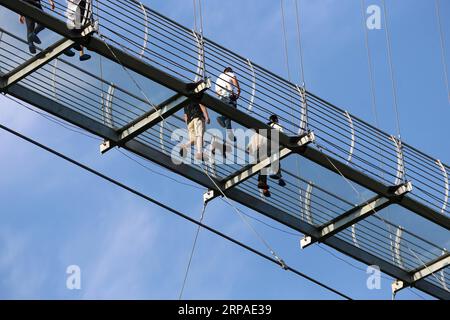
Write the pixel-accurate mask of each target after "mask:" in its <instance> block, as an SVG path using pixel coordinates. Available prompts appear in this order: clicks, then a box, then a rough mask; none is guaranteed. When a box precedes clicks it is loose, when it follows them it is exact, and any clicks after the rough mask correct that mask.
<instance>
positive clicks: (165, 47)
mask: <svg viewBox="0 0 450 320" xmlns="http://www.w3.org/2000/svg"><path fill="white" fill-rule="evenodd" d="M46 6H48V5H46ZM46 10H48V11H49V8H48V7H47V8H46ZM66 10H67V9H66V3H65V1H62V0H57V1H56V10H55V14H57V15H59V16H60V17H61V19H65V13H66ZM92 11H93V15H94V18H95V20H97V21H98V22H99V26H100V30H99V35H100V37H101V38H102V39H104V40H105V41H106V42H107V43H109V44H111V45H115V46H116V47H118V48H121V49H122V50H124V51H126V52H128V53H130V54H132V55H136V56H138V57H140V58H141V59H142V60H144V61H146V62H148V63H150V64H152V65H154V66H156V67H158V68H161V69H163V70H164V71H165V72H167V73H169V74H171V75H173V76H176V77H178V78H179V79H181V80H184V81H192V80H195V79H199V78H202V77H205V76H206V77H210V78H211V79H212V80H213V81H215V79H216V78H217V77H218V76H219V75H220V73H221V72H222V71H223V70H224V68H225V67H228V66H230V67H232V68H233V70H234V72H235V73H236V75H237V77H238V79H239V81H240V85H241V91H242V94H241V98H240V99H239V102H238V104H239V108H240V109H241V110H246V111H247V112H248V113H250V114H251V115H252V116H253V117H255V118H257V119H259V120H261V121H264V122H266V121H267V119H268V117H269V116H270V115H271V114H273V113H275V114H277V115H278V117H279V119H280V122H281V124H282V125H283V127H284V129H285V130H286V132H287V133H288V134H290V135H296V134H298V133H299V132H302V131H304V130H308V129H309V130H313V131H314V133H315V135H316V138H317V141H316V147H317V148H319V149H320V150H321V151H322V152H323V153H325V154H327V155H329V156H333V157H335V158H336V159H338V160H340V161H342V162H344V163H347V164H348V165H349V166H351V167H353V168H355V169H357V170H358V171H360V172H362V173H365V174H366V175H368V176H370V177H372V178H375V179H376V180H378V181H379V182H382V183H384V184H386V185H396V184H399V183H401V182H402V181H404V180H410V181H412V182H413V187H414V188H413V191H412V192H411V193H410V196H411V197H412V198H414V199H416V200H418V201H420V202H422V203H423V204H424V205H426V206H428V207H430V208H431V209H432V210H434V211H435V212H436V214H442V215H445V216H448V215H449V214H450V207H449V205H448V199H449V179H448V174H449V172H450V167H449V166H448V165H445V164H443V163H441V162H440V161H438V160H436V159H433V158H430V157H429V156H427V155H425V154H424V153H422V152H419V151H417V150H415V149H413V148H412V147H410V146H409V145H407V144H405V143H403V142H401V141H399V140H398V139H397V138H396V137H393V136H391V135H389V134H386V133H384V132H383V131H381V130H379V129H377V128H375V127H373V126H372V125H370V124H368V123H366V122H364V121H362V120H360V119H358V118H357V117H355V116H353V115H351V114H350V113H348V112H347V111H346V110H343V109H341V108H338V107H336V106H334V105H332V104H330V103H329V102H327V101H325V100H323V99H321V98H319V97H317V96H316V95H314V94H312V93H310V92H307V91H303V89H302V88H301V86H299V85H297V84H294V83H291V82H289V81H287V80H285V79H283V78H282V77H280V76H278V75H275V74H273V73H272V72H270V71H268V70H266V69H264V68H262V67H261V66H259V65H257V64H256V63H254V62H252V61H251V60H250V59H247V58H244V57H242V56H240V55H238V54H236V53H234V52H232V51H230V50H228V49H226V48H224V47H222V46H220V45H219V44H217V43H215V42H213V41H211V40H209V39H207V38H203V37H202V35H201V34H199V33H197V32H195V31H194V30H190V29H188V28H186V27H184V26H182V25H180V24H178V23H177V22H175V21H173V20H170V19H168V18H166V17H164V16H163V15H161V14H159V13H158V12H156V11H154V10H152V9H150V8H148V7H146V6H145V5H143V4H141V3H140V2H137V1H134V0H116V1H107V0H97V1H94V3H93V6H92ZM97 36H98V35H97ZM212 89H214V88H212Z"/></svg>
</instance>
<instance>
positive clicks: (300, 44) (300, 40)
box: [295, 0, 306, 89]
mask: <svg viewBox="0 0 450 320" xmlns="http://www.w3.org/2000/svg"><path fill="white" fill-rule="evenodd" d="M300 1H301V0H300ZM298 2H299V0H295V18H296V19H295V20H296V22H297V42H298V50H299V58H300V72H301V79H302V87H303V89H305V88H306V82H305V67H304V64H303V46H302V34H301V28H300V12H299V7H300V6H299V4H298Z"/></svg>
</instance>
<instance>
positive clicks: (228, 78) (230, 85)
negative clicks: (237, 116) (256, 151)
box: [215, 67, 241, 141]
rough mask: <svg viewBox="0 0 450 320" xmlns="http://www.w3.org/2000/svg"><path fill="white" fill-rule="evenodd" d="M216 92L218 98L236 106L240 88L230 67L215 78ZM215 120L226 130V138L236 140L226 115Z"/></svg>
mask: <svg viewBox="0 0 450 320" xmlns="http://www.w3.org/2000/svg"><path fill="white" fill-rule="evenodd" d="M215 89H216V94H217V96H218V97H219V99H220V100H221V101H223V102H225V103H226V104H228V105H229V106H231V107H233V108H235V109H236V108H237V100H238V99H239V96H240V94H241V88H240V86H239V81H238V80H237V78H236V75H235V74H234V73H233V69H231V67H226V68H225V69H224V70H223V73H221V74H220V76H219V77H218V78H217V80H216V88H215ZM217 122H218V123H219V125H220V126H221V127H222V128H226V129H227V131H228V138H229V139H230V140H233V141H236V137H235V136H234V134H233V132H232V129H231V119H230V118H228V117H226V116H219V117H217Z"/></svg>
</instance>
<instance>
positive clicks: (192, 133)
mask: <svg viewBox="0 0 450 320" xmlns="http://www.w3.org/2000/svg"><path fill="white" fill-rule="evenodd" d="M188 134H189V142H188V143H186V144H183V145H181V147H180V157H182V158H184V157H186V154H187V148H190V147H191V146H192V145H193V144H194V143H195V128H194V121H192V120H191V122H189V123H188Z"/></svg>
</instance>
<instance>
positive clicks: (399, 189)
mask: <svg viewBox="0 0 450 320" xmlns="http://www.w3.org/2000/svg"><path fill="white" fill-rule="evenodd" d="M412 189H413V185H412V182H411V181H406V182H405V183H402V184H399V185H397V186H392V187H390V188H389V191H390V192H391V193H392V195H393V197H394V198H395V197H401V196H403V195H405V194H407V193H408V192H411V191H412Z"/></svg>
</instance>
